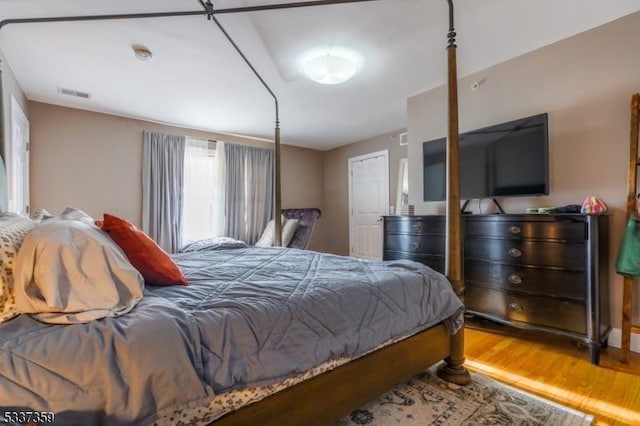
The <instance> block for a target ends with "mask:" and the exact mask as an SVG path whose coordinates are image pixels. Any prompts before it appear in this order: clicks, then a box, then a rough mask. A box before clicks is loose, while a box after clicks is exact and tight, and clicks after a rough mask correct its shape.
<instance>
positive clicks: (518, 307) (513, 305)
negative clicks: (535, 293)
mask: <svg viewBox="0 0 640 426" xmlns="http://www.w3.org/2000/svg"><path fill="white" fill-rule="evenodd" d="M509 309H511V310H512V311H516V312H522V305H520V304H519V303H509Z"/></svg>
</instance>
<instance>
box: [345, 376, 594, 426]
mask: <svg viewBox="0 0 640 426" xmlns="http://www.w3.org/2000/svg"><path fill="white" fill-rule="evenodd" d="M592 423H593V416H591V415H587V414H585V413H581V412H579V411H576V410H573V409H571V408H568V407H565V406H562V405H560V404H557V403H555V402H553V401H549V400H545V399H543V398H540V397H538V396H536V395H533V394H530V393H526V392H523V391H521V390H518V389H516V388H513V387H511V386H507V385H504V384H502V383H500V382H498V381H496V380H493V379H491V378H490V377H487V376H484V375H482V374H479V373H471V384H469V385H467V386H457V385H454V384H451V383H447V382H445V381H443V380H441V379H439V378H438V376H436V374H435V367H432V368H430V369H429V370H427V371H425V372H424V373H421V374H419V375H417V376H415V377H413V378H412V379H410V380H409V381H407V382H406V383H403V384H401V385H399V386H397V387H395V388H394V389H393V390H391V391H389V392H387V393H386V394H384V395H383V396H381V397H380V398H378V399H377V400H375V401H372V402H371V403H369V404H368V405H366V406H364V407H361V408H359V409H357V410H355V411H353V412H352V413H351V414H350V415H348V416H346V417H343V418H342V419H340V420H338V421H337V422H336V423H334V425H333V426H350V425H371V426H386V425H401V426H405V425H406V426H427V425H436V426H453V425H455V426H458V425H464V426H472V425H473V426H476V425H525V426H534V425H552V426H578V425H580V426H583V425H585V426H586V425H591V424H592Z"/></svg>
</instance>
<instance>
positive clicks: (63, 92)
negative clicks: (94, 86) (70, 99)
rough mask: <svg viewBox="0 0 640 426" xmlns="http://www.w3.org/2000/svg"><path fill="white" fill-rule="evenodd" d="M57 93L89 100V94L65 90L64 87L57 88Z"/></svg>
mask: <svg viewBox="0 0 640 426" xmlns="http://www.w3.org/2000/svg"><path fill="white" fill-rule="evenodd" d="M58 93H59V94H61V95H67V96H75V97H76V98H82V99H90V98H91V93H87V92H81V91H79V90H73V89H67V88H64V87H58Z"/></svg>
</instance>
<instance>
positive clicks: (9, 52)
mask: <svg viewBox="0 0 640 426" xmlns="http://www.w3.org/2000/svg"><path fill="white" fill-rule="evenodd" d="M292 1H293V0H286V1H280V2H282V3H286V2H292ZM276 2H278V1H277V0H217V1H215V2H214V5H215V7H216V8H217V9H223V8H228V7H240V6H247V5H258V4H270V3H276ZM454 2H455V5H456V15H455V16H456V30H457V32H458V37H457V42H458V43H457V44H458V74H459V76H464V75H467V74H470V73H472V72H475V71H479V70H482V69H484V68H487V67H489V66H491V65H493V64H496V63H499V62H502V61H505V60H508V59H510V58H513V57H515V56H517V55H520V54H523V53H525V52H528V51H531V50H534V49H537V48H539V47H542V46H545V45H547V44H550V43H553V42H555V41H557V40H560V39H563V38H566V37H568V36H571V35H573V34H576V33H579V32H582V31H585V30H587V29H589V28H592V27H595V26H597V25H601V24H603V23H606V22H608V21H611V20H613V19H615V18H618V17H621V16H624V15H627V14H629V13H632V12H635V11H638V10H640V1H638V0H610V1H602V0H534V1H532V0H482V1H480V0H455V1H454ZM200 8H201V6H200V4H199V2H198V1H197V0H136V1H135V2H133V1H130V0H111V1H108V2H107V1H97V0H57V1H46V0H0V19H9V18H25V17H42V16H60V15H89V14H117V13H118V14H119V13H138V12H161V11H178V10H199V9H200ZM218 19H219V20H220V22H221V23H222V24H223V25H224V26H225V27H226V29H227V31H228V32H229V33H230V34H231V36H232V37H233V38H234V39H235V41H236V43H237V44H238V45H239V46H240V48H241V49H242V50H243V51H244V53H245V54H246V56H247V57H248V58H249V60H250V61H251V62H252V63H253V65H254V66H255V67H256V68H257V70H258V71H259V72H260V74H261V75H262V76H263V78H264V80H265V81H266V82H267V84H269V85H270V86H271V88H272V89H273V91H274V92H275V94H276V95H277V96H278V99H279V102H280V121H281V127H282V139H283V142H284V143H287V144H292V145H299V146H305V147H312V148H317V149H322V150H325V149H330V148H333V147H336V146H340V145H344V144H347V143H351V142H355V141H359V140H363V139H366V138H369V137H373V136H376V135H380V134H383V133H387V132H392V131H395V130H398V129H402V128H404V127H406V100H407V98H408V97H409V96H412V95H414V94H417V93H420V92H422V91H425V90H427V89H430V88H433V87H436V86H439V85H441V84H444V83H445V77H446V61H445V59H446V54H445V47H446V32H447V27H448V14H447V2H446V1H445V0H379V1H372V2H365V3H354V4H346V5H333V6H323V7H305V8H299V9H289V10H277V11H269V12H253V13H245V14H233V15H231V14H229V15H226V14H225V15H218ZM132 45H144V46H147V47H148V48H149V49H150V50H151V51H152V52H153V59H152V60H151V61H148V62H141V61H139V60H137V59H136V58H135V57H134V55H133V52H132V49H131V46H132ZM323 46H342V47H347V48H350V49H353V50H356V51H358V52H359V53H360V54H361V55H362V56H363V58H364V61H363V63H362V64H361V69H360V70H359V72H358V73H357V74H356V76H355V77H354V78H353V79H352V80H350V81H348V82H346V83H343V84H340V85H335V86H324V85H320V84H318V83H314V82H312V81H310V80H308V79H307V78H306V77H304V75H303V73H302V70H301V66H300V58H301V57H303V56H304V54H305V52H307V51H309V50H310V49H314V48H318V47H323ZM0 48H1V49H2V50H3V52H4V53H5V55H6V57H7V60H8V62H9V65H10V66H11V68H12V70H13V72H14V74H15V75H16V78H17V79H18V82H19V83H20V85H21V87H22V89H23V90H24V92H25V94H26V96H27V98H28V99H30V100H34V101H40V102H47V103H52V104H58V105H64V106H69V107H74V108H81V109H87V110H93V111H100V112H106V113H112V114H117V115H122V116H127V117H135V118H141V119H145V120H151V121H158V122H165V123H170V124H174V125H178V126H184V127H190V128H196V129H204V130H210V131H214V132H222V133H232V134H241V135H248V136H253V137H260V138H267V139H271V138H272V137H273V127H274V120H275V116H274V103H273V99H272V98H271V97H270V95H269V94H268V92H267V91H266V90H265V89H264V88H263V87H262V86H261V83H260V82H259V81H258V80H257V79H256V77H255V76H254V75H253V74H252V73H251V71H250V70H249V69H248V67H247V66H246V65H245V64H244V63H243V61H242V59H241V58H240V57H239V56H238V55H237V53H236V52H235V51H234V50H233V48H232V47H231V45H230V44H229V43H228V42H227V40H226V39H225V38H224V36H223V35H222V34H221V33H220V31H219V30H218V29H217V28H216V27H215V25H214V23H213V22H211V21H207V20H206V19H205V18H204V17H200V16H194V17H179V18H154V19H140V20H127V21H124V20H122V21H100V22H74V23H46V24H42V23H41V24H20V25H8V26H6V27H4V28H3V29H2V31H0ZM58 86H60V87H65V88H70V89H75V90H79V91H85V92H90V93H91V94H92V97H91V99H90V100H83V99H77V98H73V97H69V96H64V95H59V94H58V93H57V91H56V88H57V87H58Z"/></svg>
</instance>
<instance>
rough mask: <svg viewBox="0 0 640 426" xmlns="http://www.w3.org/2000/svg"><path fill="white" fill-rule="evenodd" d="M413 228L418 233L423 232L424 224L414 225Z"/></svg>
mask: <svg viewBox="0 0 640 426" xmlns="http://www.w3.org/2000/svg"><path fill="white" fill-rule="evenodd" d="M411 226H412V228H413V230H414V231H416V232H420V231H422V224H421V223H414V224H413V225H411Z"/></svg>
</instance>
